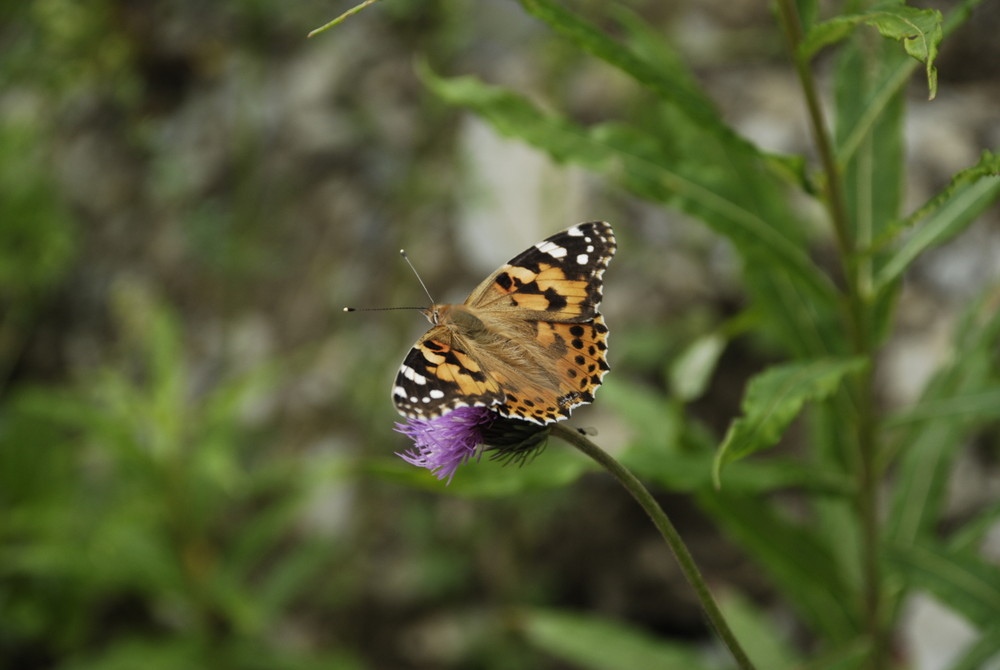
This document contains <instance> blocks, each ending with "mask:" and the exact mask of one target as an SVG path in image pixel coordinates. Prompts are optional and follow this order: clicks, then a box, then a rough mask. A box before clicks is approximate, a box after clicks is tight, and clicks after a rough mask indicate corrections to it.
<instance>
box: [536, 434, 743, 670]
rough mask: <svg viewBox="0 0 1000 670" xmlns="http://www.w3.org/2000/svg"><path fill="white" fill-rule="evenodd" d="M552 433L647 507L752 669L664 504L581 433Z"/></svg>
mask: <svg viewBox="0 0 1000 670" xmlns="http://www.w3.org/2000/svg"><path fill="white" fill-rule="evenodd" d="M552 434H553V435H555V436H556V437H558V438H560V439H562V440H564V441H565V442H568V443H569V444H571V445H573V446H574V447H576V448H577V449H579V450H580V451H581V452H583V453H584V454H586V455H587V456H589V457H590V458H592V459H594V460H595V461H597V462H598V463H599V464H600V465H601V466H602V467H603V468H604V469H605V470H607V471H608V472H610V473H611V474H612V475H613V476H614V477H615V479H617V480H618V481H619V482H621V485H622V486H624V487H625V489H626V490H627V491H628V492H629V493H630V494H631V495H632V497H633V498H635V501H636V502H637V503H639V506H640V507H642V508H643V509H644V510H645V511H646V514H648V515H649V518H650V519H652V521H653V524H654V525H655V526H656V528H657V530H659V531H660V535H662V536H663V539H664V540H666V542H667V545H668V546H669V547H670V550H671V551H672V552H673V553H674V556H675V557H676V558H677V562H678V563H679V564H680V567H681V571H682V572H683V573H684V576H685V577H686V578H687V580H688V583H689V584H691V586H692V587H693V588H694V591H695V594H696V595H697V596H698V600H699V602H701V606H702V608H703V609H704V610H705V614H706V615H708V620H709V621H710V622H711V623H712V627H713V628H715V632H716V633H718V634H719V637H721V638H722V641H723V642H724V643H725V645H726V646H727V647H728V648H729V652H730V653H731V654H732V655H733V658H734V659H736V663H737V665H739V667H740V668H741V669H742V670H755V669H754V666H753V663H751V662H750V659H749V658H748V657H747V655H746V652H745V651H743V648H742V647H741V646H740V643H739V642H738V641H737V640H736V636H735V635H733V631H732V630H731V629H730V628H729V624H727V623H726V620H725V618H724V617H723V616H722V611H721V610H720V609H719V606H718V604H717V603H716V602H715V598H713V597H712V593H711V591H709V590H708V585H707V584H705V578H704V577H702V576H701V571H699V570H698V566H697V565H695V562H694V559H693V558H692V557H691V552H689V551H688V549H687V546H685V544H684V541H683V540H682V539H681V536H680V535H679V534H678V533H677V529H676V528H674V525H673V524H672V523H670V519H669V518H667V515H666V513H665V512H664V511H663V508H662V507H660V505H659V503H657V502H656V500H655V499H654V498H653V496H652V494H650V492H649V490H648V489H647V488H646V487H645V486H643V485H642V482H640V481H639V480H638V479H637V478H636V476H635V475H633V474H632V473H631V472H630V471H629V470H628V469H626V468H625V466H623V465H622V464H621V463H619V462H618V461H616V460H615V459H614V458H612V457H611V455H610V454H608V453H607V452H606V451H604V450H603V449H601V448H600V447H598V446H597V445H596V444H594V443H593V442H591V441H590V440H589V439H587V437H586V436H585V435H583V433H580V432H578V431H576V430H573V429H572V428H568V427H566V426H564V425H563V424H556V425H555V427H554V428H553V429H552Z"/></svg>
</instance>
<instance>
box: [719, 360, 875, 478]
mask: <svg viewBox="0 0 1000 670" xmlns="http://www.w3.org/2000/svg"><path fill="white" fill-rule="evenodd" d="M864 365H865V361H864V360H863V359H858V358H851V359H825V360H818V361H810V362H806V363H788V364H784V365H780V366H775V367H773V368H770V369H768V370H766V371H764V372H762V373H761V374H759V375H757V376H756V377H754V378H753V379H752V380H750V383H749V385H748V387H747V391H746V393H745V394H744V396H743V402H742V409H743V415H744V416H743V417H742V418H739V419H736V420H735V421H733V423H732V424H731V425H730V426H729V431H728V432H727V433H726V437H725V439H724V440H723V441H722V445H721V446H720V447H719V449H718V452H717V453H716V457H715V465H714V469H713V475H714V477H715V480H716V483H717V484H718V482H719V478H720V474H721V471H722V466H724V465H726V464H727V463H731V462H733V461H735V460H738V459H740V458H744V457H746V456H748V455H749V454H752V453H754V452H755V451H760V450H761V449H765V448H767V447H771V446H774V445H775V444H777V442H778V440H779V439H780V438H781V435H782V433H784V431H785V428H787V427H788V424H790V423H791V422H792V420H793V419H794V418H795V417H796V416H797V415H798V414H799V412H800V411H801V410H802V405H803V404H805V403H806V402H807V401H810V400H812V401H815V400H822V399H823V398H826V397H828V396H829V395H830V394H831V393H833V392H834V391H836V390H837V387H838V386H839V385H840V382H841V380H842V379H843V378H844V376H845V375H848V374H850V373H852V372H856V371H858V370H860V369H861V368H862V367H864Z"/></svg>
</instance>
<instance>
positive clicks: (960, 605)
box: [886, 544, 1000, 628]
mask: <svg viewBox="0 0 1000 670" xmlns="http://www.w3.org/2000/svg"><path fill="white" fill-rule="evenodd" d="M886 559H887V562H888V565H889V566H890V567H891V568H892V569H893V571H894V572H895V573H896V574H897V575H898V576H900V577H901V578H902V579H903V580H904V581H905V582H906V583H907V584H908V585H909V586H910V587H917V588H922V589H925V590H927V591H928V592H930V593H931V594H933V595H934V596H935V597H936V598H937V599H938V600H940V601H941V602H942V603H944V604H945V605H947V606H948V607H950V608H951V609H953V610H955V611H956V612H958V613H960V614H961V615H962V616H964V617H965V618H967V619H968V620H969V622H970V623H972V624H974V625H975V626H977V627H979V628H987V627H992V626H994V625H996V622H997V621H1000V566H998V565H995V564H991V563H988V562H986V561H985V560H984V559H983V558H982V557H980V556H978V555H976V554H974V553H972V552H968V551H948V550H946V549H944V548H942V547H938V546H934V545H930V544H919V545H910V546H902V545H899V544H890V545H889V546H888V547H887V550H886Z"/></svg>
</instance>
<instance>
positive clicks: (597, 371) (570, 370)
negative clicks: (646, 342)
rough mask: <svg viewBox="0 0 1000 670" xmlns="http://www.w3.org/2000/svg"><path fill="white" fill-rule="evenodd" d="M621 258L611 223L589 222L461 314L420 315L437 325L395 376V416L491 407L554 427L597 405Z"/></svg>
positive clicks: (483, 290)
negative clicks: (610, 273)
mask: <svg viewBox="0 0 1000 670" xmlns="http://www.w3.org/2000/svg"><path fill="white" fill-rule="evenodd" d="M615 249H616V244H615V236H614V232H613V231H612V230H611V225H610V224H608V223H604V222H603V221H595V222H589V223H581V224H578V225H575V226H572V227H570V228H567V229H566V230H564V231H562V232H560V233H556V234H555V235H552V236H551V237H549V238H546V239H544V240H542V241H541V242H539V243H538V244H536V245H534V246H532V247H530V248H528V249H527V250H526V251H524V252H522V253H520V254H518V255H517V256H515V257H514V258H512V259H511V260H510V261H509V262H507V264H506V265H504V266H503V267H501V268H500V269H498V270H497V271H496V272H494V273H493V274H492V275H490V276H489V277H487V278H486V279H485V280H484V281H483V282H482V283H481V284H479V286H477V287H476V288H475V290H473V291H472V294H471V295H469V297H468V299H467V300H466V301H465V302H464V303H462V304H461V305H442V304H432V305H431V306H430V307H428V308H427V309H424V310H422V311H423V313H424V315H425V316H426V317H427V318H428V320H429V321H430V322H431V324H432V326H431V328H430V330H428V331H427V333H426V334H425V335H424V336H423V337H421V338H420V339H419V340H417V343H416V344H415V345H414V346H413V348H412V349H411V350H410V352H409V353H408V354H407V355H406V358H405V359H404V360H403V365H402V366H401V367H400V369H399V373H398V374H397V375H396V381H395V383H394V384H393V387H392V400H393V402H394V403H395V405H396V409H397V410H398V411H399V413H400V414H402V415H403V416H406V417H410V418H415V419H433V418H436V417H439V416H441V415H442V414H444V413H446V412H448V411H451V410H453V409H455V408H457V407H488V408H490V409H492V410H493V411H496V412H497V413H498V414H500V415H501V416H505V417H509V418H516V419H524V420H527V421H532V422H534V423H538V424H547V423H552V422H554V421H560V420H562V419H565V418H567V417H569V415H570V412H571V410H572V409H573V408H574V407H578V406H579V405H583V404H586V403H589V402H592V401H593V400H594V391H596V390H597V387H598V386H600V385H601V380H602V379H603V377H604V374H605V373H606V372H607V371H608V364H607V361H606V356H607V349H608V346H607V338H608V327H607V326H606V325H605V324H604V319H603V317H602V316H601V315H600V314H599V313H598V311H597V309H598V307H599V306H600V304H601V288H602V279H603V275H604V270H605V269H606V268H607V266H608V262H609V261H610V260H611V257H612V256H614V254H615ZM421 283H422V282H421ZM425 290H426V287H425ZM428 297H430V296H429V294H428ZM431 302H432V303H433V299H432V300H431Z"/></svg>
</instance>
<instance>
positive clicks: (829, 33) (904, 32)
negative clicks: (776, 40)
mask: <svg viewBox="0 0 1000 670" xmlns="http://www.w3.org/2000/svg"><path fill="white" fill-rule="evenodd" d="M943 21H944V19H943V17H942V15H941V12H939V11H937V10H935V9H917V8H915V7H907V6H905V5H903V4H898V5H897V4H892V5H882V6H881V7H878V8H877V9H874V10H873V11H871V12H866V13H864V14H849V15H845V16H838V17H835V18H833V19H830V20H828V21H824V22H822V23H818V24H816V25H814V26H813V27H812V28H811V29H810V30H809V32H808V34H807V35H806V38H805V40H803V42H802V44H801V46H800V47H799V48H800V52H801V55H802V57H804V58H812V57H813V56H814V55H815V54H816V53H817V52H818V51H819V50H820V49H822V48H823V47H825V46H827V45H829V44H833V43H835V42H839V41H840V40H842V39H844V38H846V37H847V36H848V35H850V34H851V32H852V31H853V30H854V28H855V26H857V25H859V24H864V25H867V26H871V27H873V28H875V29H877V30H878V31H879V33H881V34H882V36H883V37H888V38H890V39H894V40H898V41H901V42H902V43H903V48H904V49H905V50H906V53H907V54H909V55H910V56H912V57H913V58H915V59H916V60H917V61H918V62H920V63H923V64H924V65H925V67H926V70H927V86H928V88H929V90H930V98H931V99H934V96H935V95H936V94H937V69H936V68H935V67H934V60H935V59H936V58H937V53H938V45H940V44H941V40H942V38H943V36H944V34H943V31H942V23H943Z"/></svg>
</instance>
